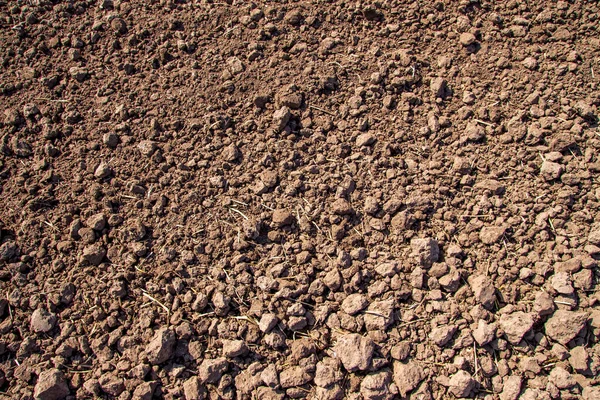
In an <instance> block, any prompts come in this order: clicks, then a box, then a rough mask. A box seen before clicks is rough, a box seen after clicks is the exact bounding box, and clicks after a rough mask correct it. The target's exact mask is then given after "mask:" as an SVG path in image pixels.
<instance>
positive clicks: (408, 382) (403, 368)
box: [394, 361, 425, 397]
mask: <svg viewBox="0 0 600 400" xmlns="http://www.w3.org/2000/svg"><path fill="white" fill-rule="evenodd" d="M423 379H425V372H424V371H423V368H422V367H421V366H420V365H419V364H417V363H416V362H415V361H410V362H408V363H403V362H400V361H396V362H394V383H395V384H396V386H397V387H398V392H400V396H402V397H405V396H406V395H407V394H408V393H410V392H412V391H413V390H414V389H415V388H416V387H417V386H419V383H421V381H422V380H423Z"/></svg>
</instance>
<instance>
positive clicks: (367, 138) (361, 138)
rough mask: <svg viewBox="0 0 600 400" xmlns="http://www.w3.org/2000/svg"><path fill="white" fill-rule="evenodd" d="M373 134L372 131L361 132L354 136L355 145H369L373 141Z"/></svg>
mask: <svg viewBox="0 0 600 400" xmlns="http://www.w3.org/2000/svg"><path fill="white" fill-rule="evenodd" d="M375 140H376V138H375V135H373V134H372V133H363V134H360V135H358V137H357V138H356V145H357V146H359V147H364V146H370V145H372V144H373V143H375Z"/></svg>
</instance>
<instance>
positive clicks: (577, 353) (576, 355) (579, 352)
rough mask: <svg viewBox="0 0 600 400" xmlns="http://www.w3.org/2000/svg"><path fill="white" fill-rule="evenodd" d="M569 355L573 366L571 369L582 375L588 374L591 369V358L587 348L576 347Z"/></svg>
mask: <svg viewBox="0 0 600 400" xmlns="http://www.w3.org/2000/svg"><path fill="white" fill-rule="evenodd" d="M569 353H570V357H569V363H570V364H571V367H573V369H574V370H575V371H576V372H578V373H580V374H584V373H586V372H587V371H588V368H589V365H588V363H589V356H588V353H587V350H586V349H585V347H583V346H577V347H574V348H572V349H571V351H570V352H569Z"/></svg>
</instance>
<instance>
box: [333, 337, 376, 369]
mask: <svg viewBox="0 0 600 400" xmlns="http://www.w3.org/2000/svg"><path fill="white" fill-rule="evenodd" d="M333 350H334V352H335V354H336V357H337V358H339V359H340V361H341V362H342V364H343V365H344V368H346V370H347V371H348V372H354V371H364V370H367V369H369V368H370V366H371V362H372V360H373V352H374V351H375V344H374V343H373V341H372V340H371V339H369V338H365V337H362V336H361V335H359V334H356V333H351V334H348V335H344V336H341V337H340V338H339V339H338V341H337V343H336V345H335V347H334V349H333Z"/></svg>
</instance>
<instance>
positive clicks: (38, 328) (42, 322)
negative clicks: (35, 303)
mask: <svg viewBox="0 0 600 400" xmlns="http://www.w3.org/2000/svg"><path fill="white" fill-rule="evenodd" d="M57 321H58V319H57V318H56V315H55V314H53V313H51V312H48V311H46V310H44V309H41V308H38V309H37V310H35V311H34V312H33V313H32V314H31V320H30V327H31V330H32V331H33V332H35V333H47V332H50V331H51V330H52V329H53V328H54V326H56V322H57Z"/></svg>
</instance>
